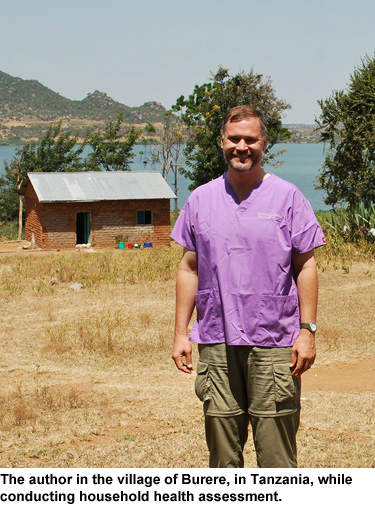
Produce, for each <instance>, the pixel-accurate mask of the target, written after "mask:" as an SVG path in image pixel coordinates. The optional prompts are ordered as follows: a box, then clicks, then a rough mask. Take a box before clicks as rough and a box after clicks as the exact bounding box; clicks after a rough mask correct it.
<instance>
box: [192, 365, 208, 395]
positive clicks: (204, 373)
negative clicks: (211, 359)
mask: <svg viewBox="0 0 375 510" xmlns="http://www.w3.org/2000/svg"><path fill="white" fill-rule="evenodd" d="M210 387H211V383H210V377H209V370H208V363H204V362H203V361H198V365H197V376H196V378H195V394H196V395H197V397H198V398H199V400H201V401H202V402H206V401H207V400H210Z"/></svg>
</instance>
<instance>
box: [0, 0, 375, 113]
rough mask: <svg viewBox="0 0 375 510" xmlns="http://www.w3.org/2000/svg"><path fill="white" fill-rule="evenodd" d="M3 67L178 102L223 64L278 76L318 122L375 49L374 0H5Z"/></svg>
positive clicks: (299, 108) (127, 100) (296, 108)
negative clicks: (324, 106) (325, 105)
mask: <svg viewBox="0 0 375 510" xmlns="http://www.w3.org/2000/svg"><path fill="white" fill-rule="evenodd" d="M0 7H1V11H0V12H1V30H0V44H1V53H0V55H1V57H0V70H1V71H4V72H6V73H8V74H11V75H13V76H18V77H20V78H23V79H36V80H38V81H39V82H41V83H43V85H46V86H47V87H49V88H51V89H52V90H54V91H56V92H58V93H60V94H62V95H63V96H65V97H68V98H70V99H83V98H84V97H86V95H87V93H89V92H93V91H94V90H100V91H103V92H106V93H107V94H108V95H109V96H111V97H112V98H113V99H115V100H116V101H119V102H121V103H124V104H127V105H128V106H140V105H141V104H143V103H144V102H146V101H152V100H154V101H159V102H161V103H162V104H163V105H164V106H165V107H166V108H169V107H170V106H171V105H172V104H173V103H174V102H175V101H176V99H177V98H178V97H179V96H180V95H181V94H183V95H185V96H187V95H189V94H190V93H191V92H192V91H193V88H194V85H195V84H202V83H204V82H206V81H208V79H209V78H210V75H211V72H215V71H216V70H217V68H218V66H219V65H222V66H224V67H226V68H229V70H230V74H236V73H237V72H239V71H241V70H243V71H245V72H248V71H249V70H250V69H251V68H253V69H254V71H255V72H257V73H260V74H263V75H264V76H266V77H270V78H271V80H272V83H273V86H274V88H275V90H276V94H277V96H278V97H279V98H282V99H284V100H286V101H287V102H288V103H290V104H291V106H292V109H291V110H290V111H289V112H288V113H287V114H286V115H285V117H284V122H286V123H288V122H289V123H313V122H314V117H315V116H317V115H319V112H320V109H319V106H318V104H317V101H318V100H319V99H325V98H326V97H328V96H329V95H330V94H331V93H332V90H334V89H343V88H345V87H346V85H347V83H348V82H349V78H350V74H351V73H352V71H353V70H354V68H355V67H356V66H359V65H360V63H361V57H363V56H364V55H366V54H367V55H370V56H371V57H373V56H374V52H375V29H374V20H375V2H374V0H356V1H353V0H350V1H348V0H314V1H311V0H306V1H305V0H284V1H281V0H277V1H276V0H268V1H263V2H262V1H260V0H257V1H253V0H234V1H233V2H228V1H224V0H216V1H215V0H190V1H187V0H185V1H180V0H134V1H133V0H59V1H55V0H32V1H31V0H11V1H9V0H0Z"/></svg>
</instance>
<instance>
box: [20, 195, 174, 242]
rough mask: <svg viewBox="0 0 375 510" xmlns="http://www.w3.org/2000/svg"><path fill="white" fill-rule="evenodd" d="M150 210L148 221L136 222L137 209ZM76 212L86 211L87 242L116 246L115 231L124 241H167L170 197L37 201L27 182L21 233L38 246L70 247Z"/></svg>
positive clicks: (73, 237) (74, 228)
mask: <svg viewBox="0 0 375 510" xmlns="http://www.w3.org/2000/svg"><path fill="white" fill-rule="evenodd" d="M144 210H151V211H152V224H151V225H137V211H144ZM78 212H88V213H90V224H91V245H92V246H94V247H98V248H106V247H114V246H116V241H115V238H116V236H117V235H122V236H124V237H127V242H128V243H133V244H135V243H137V244H143V243H144V242H146V241H147V242H151V243H153V245H155V246H158V245H168V244H169V242H170V239H169V234H170V200H169V199H157V200H119V201H115V200H108V201H101V202H70V203H62V202H60V203H40V202H39V201H38V199H37V196H36V194H35V191H34V189H33V187H32V186H31V185H28V186H27V190H26V194H25V218H26V220H25V233H26V239H27V240H28V241H31V240H32V235H33V234H34V237H35V242H36V244H37V245H38V246H39V247H40V248H45V249H48V248H51V249H52V248H53V249H56V248H74V247H75V245H76V239H77V238H76V217H77V213H78Z"/></svg>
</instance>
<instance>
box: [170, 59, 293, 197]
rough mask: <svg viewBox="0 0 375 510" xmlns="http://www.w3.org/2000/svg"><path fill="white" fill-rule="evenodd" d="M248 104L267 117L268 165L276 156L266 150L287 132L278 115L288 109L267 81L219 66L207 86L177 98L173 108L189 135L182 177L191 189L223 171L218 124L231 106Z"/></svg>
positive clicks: (219, 126) (255, 75) (283, 138)
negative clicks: (231, 74)
mask: <svg viewBox="0 0 375 510" xmlns="http://www.w3.org/2000/svg"><path fill="white" fill-rule="evenodd" d="M241 104H250V105H252V106H254V107H257V108H260V109H262V110H263V112H264V113H265V115H266V117H267V126H268V131H269V145H268V149H267V152H266V154H265V158H264V161H265V162H268V163H270V164H272V163H273V162H274V161H275V159H276V158H277V155H278V153H271V152H270V151H269V149H270V148H271V147H272V146H273V145H274V144H275V143H278V142H281V141H283V140H286V139H287V138H288V137H289V136H290V132H289V131H288V130H287V129H285V128H283V127H282V123H281V116H282V113H283V112H284V110H287V109H289V108H290V106H289V105H288V104H287V103H286V102H285V101H283V100H280V99H278V98H277V97H276V94H275V91H274V89H273V87H272V84H271V81H270V79H264V78H263V76H262V75H261V74H256V73H255V72H254V71H253V69H252V70H251V71H250V72H249V73H245V72H240V73H239V74H236V75H235V76H230V75H229V71H228V69H224V68H223V67H219V69H218V71H217V72H216V74H215V75H213V76H212V80H211V82H210V83H204V84H203V85H196V86H195V88H194V92H193V94H191V95H190V96H189V97H188V98H187V99H186V98H185V97H184V96H181V97H179V98H178V99H177V102H176V104H175V105H174V106H173V110H174V111H175V112H180V114H181V118H182V120H183V121H184V122H185V124H186V125H187V126H188V128H189V129H190V130H191V132H192V133H193V136H192V137H191V138H190V139H189V140H188V141H187V143H186V149H185V156H186V164H187V166H189V167H190V170H186V171H185V174H186V176H187V177H189V178H190V179H191V180H192V181H193V184H192V185H191V188H195V187H196V186H199V185H200V184H204V183H205V182H208V181H210V180H212V179H214V178H216V177H218V176H219V175H221V174H222V173H223V172H224V171H225V162H224V159H223V156H222V150H221V146H220V138H221V123H222V120H223V117H224V116H225V114H226V113H227V111H228V110H229V109H230V108H232V107H233V106H237V105H241Z"/></svg>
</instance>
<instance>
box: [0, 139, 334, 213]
mask: <svg viewBox="0 0 375 510" xmlns="http://www.w3.org/2000/svg"><path fill="white" fill-rule="evenodd" d="M282 148H285V149H286V151H285V152H284V154H282V155H281V156H280V157H279V159H280V160H281V161H283V162H284V163H283V164H282V165H280V166H278V167H266V168H265V170H267V171H268V172H272V173H274V174H276V175H278V176H279V177H282V178H283V179H286V180H287V181H290V182H292V183H293V184H295V185H296V186H298V188H299V189H300V190H301V191H302V193H303V194H304V195H305V197H306V198H307V199H308V200H309V201H310V203H311V205H312V207H313V209H314V210H315V211H318V210H328V209H329V206H327V205H325V204H324V197H325V193H324V191H322V190H316V189H315V187H314V186H315V185H316V174H317V173H318V172H319V169H320V168H321V167H322V165H323V162H324V145H323V144H312V143H309V144H304V143H288V144H277V145H275V146H274V148H273V150H275V151H278V150H280V149H282ZM16 149H17V147H15V146H6V145H5V146H0V176H1V175H3V174H4V165H3V161H4V160H7V161H8V162H10V161H11V159H12V157H13V156H14V154H15V151H16ZM139 150H142V147H141V146H135V150H134V152H135V153H136V154H138V151H139ZM142 159H143V158H141V156H139V155H137V156H136V157H135V158H134V162H133V163H132V165H131V166H132V170H134V171H144V170H146V171H150V170H159V171H160V167H159V168H158V167H157V166H156V167H152V166H151V165H150V164H149V165H148V166H146V167H145V166H144V165H143V161H142ZM173 179H174V178H173V175H172V174H171V175H169V176H168V184H169V185H170V186H171V188H172V189H174V184H173ZM189 184H190V181H189V180H188V179H186V178H185V177H183V176H182V175H179V183H178V187H179V191H178V206H179V208H181V207H182V206H183V205H184V203H185V202H186V200H187V198H188V196H189V194H190V192H189V190H188V186H189ZM172 207H174V204H173V203H172Z"/></svg>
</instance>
